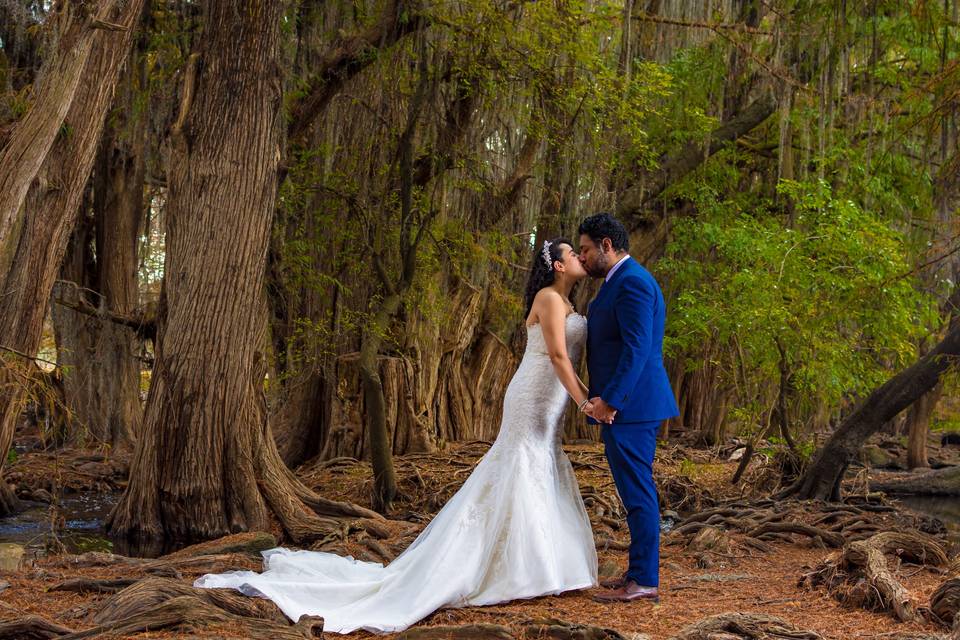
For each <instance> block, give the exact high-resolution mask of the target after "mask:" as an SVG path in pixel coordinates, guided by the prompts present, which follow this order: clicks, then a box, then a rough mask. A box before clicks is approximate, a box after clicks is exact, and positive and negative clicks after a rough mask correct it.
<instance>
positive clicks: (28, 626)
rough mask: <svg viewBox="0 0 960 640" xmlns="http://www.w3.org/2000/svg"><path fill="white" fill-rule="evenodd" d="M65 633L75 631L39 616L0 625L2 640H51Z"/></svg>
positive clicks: (0, 639) (0, 637) (0, 638)
mask: <svg viewBox="0 0 960 640" xmlns="http://www.w3.org/2000/svg"><path fill="white" fill-rule="evenodd" d="M65 633H73V629H68V628H67V627H62V626H60V625H59V624H57V623H55V622H50V621H49V620H44V619H43V618H40V617H38V616H26V617H23V618H21V619H19V620H14V621H13V622H4V623H2V624H0V640H49V639H50V638H59V637H61V636H62V635H63V634H65Z"/></svg>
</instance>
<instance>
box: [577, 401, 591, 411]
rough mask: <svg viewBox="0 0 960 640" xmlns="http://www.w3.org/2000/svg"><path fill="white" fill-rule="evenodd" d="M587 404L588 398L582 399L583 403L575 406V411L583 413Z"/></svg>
mask: <svg viewBox="0 0 960 640" xmlns="http://www.w3.org/2000/svg"><path fill="white" fill-rule="evenodd" d="M588 402H590V398H584V399H583V402H581V403H580V404H578V405H577V411H583V408H584V407H585V406H587V403H588Z"/></svg>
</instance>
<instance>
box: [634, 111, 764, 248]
mask: <svg viewBox="0 0 960 640" xmlns="http://www.w3.org/2000/svg"><path fill="white" fill-rule="evenodd" d="M776 109H777V102H776V100H775V99H774V98H773V96H771V95H764V96H763V97H760V98H757V99H756V100H754V101H753V102H751V103H750V104H749V105H747V107H746V108H744V109H743V111H741V112H740V113H738V114H736V115H735V116H733V117H732V118H730V119H729V120H727V121H726V122H723V123H722V124H721V125H720V126H719V127H717V128H716V129H714V130H713V132H712V133H711V134H710V137H709V138H708V140H707V143H706V149H704V147H703V145H701V144H699V143H697V142H691V143H689V144H687V145H686V146H685V147H683V149H680V150H679V151H678V152H676V153H675V154H673V155H671V156H668V157H665V158H663V159H662V160H661V162H660V170H659V171H658V172H656V173H655V174H653V175H652V176H651V179H650V180H649V181H645V180H640V181H638V182H636V183H634V184H633V185H631V186H630V187H628V188H627V190H626V191H625V192H624V193H623V195H622V196H621V197H620V202H619V204H618V205H617V214H618V215H619V216H620V217H621V218H623V219H624V220H626V221H627V223H628V225H629V227H630V229H631V230H635V229H637V228H639V227H640V226H643V225H645V224H649V223H650V221H649V220H646V219H645V218H644V214H645V213H646V209H647V208H648V207H649V206H650V205H651V204H652V203H653V202H654V201H655V200H657V199H658V198H660V196H662V195H663V192H664V191H666V189H667V187H668V186H670V185H671V184H674V183H675V182H677V181H679V180H680V179H682V178H683V177H685V176H687V175H689V174H690V173H692V172H693V171H694V170H695V169H697V168H698V167H700V165H702V164H703V163H704V162H705V161H706V160H707V158H709V157H710V156H712V155H713V154H714V153H716V152H717V151H719V150H720V149H721V148H722V147H723V144H724V143H726V142H731V141H733V140H736V139H737V138H739V137H740V136H742V135H745V134H746V133H748V132H750V131H752V130H753V129H755V128H756V127H758V126H759V125H761V124H762V123H763V122H764V121H765V120H766V119H767V118H769V117H770V115H771V114H773V112H774V111H776Z"/></svg>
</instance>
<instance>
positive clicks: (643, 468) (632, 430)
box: [579, 213, 678, 602]
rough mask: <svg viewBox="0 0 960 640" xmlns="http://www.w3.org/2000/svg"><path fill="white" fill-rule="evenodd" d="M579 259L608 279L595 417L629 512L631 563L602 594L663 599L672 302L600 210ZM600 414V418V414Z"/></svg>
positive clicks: (592, 328)
mask: <svg viewBox="0 0 960 640" xmlns="http://www.w3.org/2000/svg"><path fill="white" fill-rule="evenodd" d="M579 233H580V262H581V263H583V266H584V268H585V269H586V271H587V273H588V274H589V275H590V276H591V277H593V278H603V279H604V281H603V282H602V283H601V285H600V291H599V292H598V293H597V296H596V298H594V300H593V302H591V303H590V306H589V309H588V313H587V317H588V329H587V371H588V373H589V375H590V394H589V395H590V396H591V398H590V402H591V403H592V404H593V406H594V409H593V411H592V415H593V418H591V419H590V422H591V423H596V422H602V423H604V424H603V427H602V428H601V429H602V431H601V434H602V436H603V443H604V447H605V450H606V454H607V461H608V462H609V464H610V471H611V473H612V474H613V480H614V482H615V483H616V485H617V493H619V494H620V499H621V500H622V501H623V506H624V507H626V510H627V525H628V526H629V527H630V564H629V567H628V568H627V571H626V573H624V574H623V576H621V577H619V578H616V579H614V580H609V581H605V582H601V585H602V586H603V587H606V590H605V591H601V592H600V593H598V594H597V595H596V596H594V597H595V599H597V600H601V601H608V602H630V601H633V600H644V599H647V600H655V601H656V600H658V599H659V594H658V591H657V587H658V585H659V583H660V508H659V506H658V504H657V487H656V485H655V484H654V482H653V454H654V450H655V449H656V446H657V429H658V428H659V426H660V423H661V422H662V421H663V420H665V419H667V418H672V417H674V416H676V415H678V410H677V403H676V401H675V399H674V396H673V390H672V389H671V388H670V381H669V379H668V378H667V372H666V370H665V369H664V367H663V326H664V319H665V305H664V302H663V294H662V293H661V291H660V286H659V285H658V284H657V281H656V280H654V278H653V276H652V275H650V272H648V271H647V270H646V269H644V268H643V267H642V266H641V265H640V263H639V262H637V261H636V260H634V259H633V258H631V257H630V255H629V254H628V253H627V250H628V248H629V240H628V236H627V230H626V229H625V228H624V226H623V225H622V224H621V223H620V222H619V221H618V220H617V219H616V218H614V217H613V216H611V215H609V214H607V213H598V214H596V215H593V216H590V217H589V218H587V219H586V220H584V221H583V223H582V224H581V225H580V229H579ZM594 418H595V419H594Z"/></svg>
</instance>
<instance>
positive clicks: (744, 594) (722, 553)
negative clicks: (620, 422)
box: [0, 442, 958, 640]
mask: <svg viewBox="0 0 960 640" xmlns="http://www.w3.org/2000/svg"><path fill="white" fill-rule="evenodd" d="M487 446H488V445H487V443H482V442H473V443H459V444H455V445H451V446H450V447H449V448H448V450H446V451H444V452H443V453H442V454H436V455H431V454H413V455H407V456H400V457H398V458H397V461H396V462H397V470H398V474H399V478H400V490H401V493H402V496H401V499H400V500H399V501H398V503H397V505H396V509H395V512H394V513H392V514H391V517H392V518H395V519H398V520H403V521H404V522H397V523H396V524H395V525H390V526H389V527H388V529H389V530H390V535H389V536H387V537H385V538H383V539H380V540H378V541H376V542H372V541H371V539H370V538H369V537H368V536H366V535H365V534H364V533H363V532H360V533H359V534H352V535H350V536H349V537H348V538H347V539H346V540H341V541H334V542H331V541H326V542H325V543H323V544H317V545H315V546H314V547H312V548H322V549H324V550H333V551H336V552H339V553H350V554H352V555H354V556H355V557H358V558H360V559H366V560H374V561H389V559H390V558H391V557H393V555H395V554H396V553H398V552H399V551H401V550H402V549H403V548H404V547H405V546H406V545H407V544H409V542H410V540H412V539H413V537H415V535H416V533H417V532H418V531H419V529H420V528H422V526H423V524H424V523H425V522H427V521H429V519H430V517H432V515H433V514H434V513H436V511H437V510H438V509H439V508H440V507H441V506H442V505H443V503H444V502H445V501H446V500H447V499H448V498H449V497H450V496H451V495H452V494H453V493H454V492H455V491H456V490H457V489H458V488H459V486H460V485H461V483H462V482H463V481H464V480H465V478H466V477H467V475H468V474H469V472H470V470H471V469H472V467H473V465H474V464H475V463H476V461H477V460H478V459H479V457H480V456H481V455H482V454H483V453H484V451H485V450H486V448H487ZM565 449H566V451H567V453H568V455H569V457H570V459H571V461H572V463H573V465H574V469H575V471H576V473H577V477H578V480H579V482H580V485H581V489H582V492H583V495H584V497H585V503H586V504H587V508H588V511H589V512H590V515H591V520H592V521H593V524H594V533H595V537H596V539H597V546H598V552H599V557H600V566H601V576H611V575H616V574H619V573H620V572H621V571H622V570H623V568H624V567H625V563H626V557H625V552H624V551H623V550H622V549H623V548H624V547H625V544H626V542H627V540H628V534H627V531H626V528H625V527H624V526H622V525H621V524H620V522H621V521H622V518H621V517H620V513H619V510H620V509H621V508H622V507H621V506H620V504H619V501H618V499H617V498H616V492H615V488H614V486H613V482H612V479H611V478H610V476H609V472H608V469H607V467H606V463H605V460H604V457H603V454H602V447H601V446H599V445H593V444H577V445H571V446H567V447H565ZM718 453H719V452H718V451H716V450H714V451H706V450H702V449H692V448H687V447H662V448H661V450H660V452H659V455H658V460H657V465H656V471H657V476H658V482H659V485H660V490H661V493H662V496H661V498H662V501H663V502H664V503H665V505H664V506H666V507H669V508H670V510H671V511H676V512H679V514H678V515H677V521H676V523H675V524H677V525H680V526H679V527H676V528H675V529H674V530H673V531H672V532H667V533H665V535H664V537H663V545H662V555H661V580H662V581H661V601H660V603H659V604H657V605H653V604H650V603H647V602H637V603H632V604H601V603H597V602H595V601H593V600H592V599H591V596H592V593H593V592H592V591H590V590H587V591H579V592H571V593H566V594H563V595H560V596H554V597H544V598H537V599H533V600H524V601H516V602H510V603H507V604H503V605H497V606H489V607H475V608H466V609H446V610H441V611H439V612H436V613H434V614H433V615H432V616H430V617H429V618H427V619H426V620H424V621H422V622H421V623H420V624H419V625H417V626H416V627H414V629H415V630H422V631H427V630H428V628H430V627H437V626H441V625H467V624H494V625H506V626H507V627H509V628H510V629H511V630H515V633H516V634H518V635H519V634H520V633H521V632H520V631H519V630H522V629H528V630H527V634H528V637H529V634H530V631H529V628H530V627H529V625H530V624H531V623H534V622H537V621H540V622H542V621H543V620H545V619H552V620H562V621H565V622H569V623H576V624H580V625H593V626H597V627H602V628H605V629H612V630H616V631H617V632H619V633H620V634H621V635H622V636H623V637H626V638H631V637H633V638H637V639H640V638H654V639H658V640H659V639H661V638H664V639H665V638H671V637H673V636H675V635H677V634H678V633H680V632H681V630H683V629H684V628H686V627H688V626H689V625H691V624H693V623H696V622H698V621H701V620H702V619H704V618H707V617H709V616H714V615H719V614H723V613H728V612H739V613H756V614H764V615H769V616H777V617H779V618H781V619H783V620H784V621H786V622H787V623H790V624H792V625H794V626H795V627H796V629H797V630H807V631H812V632H814V633H817V634H819V636H820V637H822V638H825V639H837V640H841V639H842V640H846V639H850V638H884V639H889V638H898V637H903V638H907V637H911V638H934V637H938V636H937V634H939V633H942V632H943V629H942V627H938V626H936V625H935V624H933V623H931V622H929V621H926V620H925V619H924V616H922V615H918V616H916V617H915V619H914V620H912V621H909V622H899V621H898V620H897V619H896V618H895V617H894V615H893V614H892V613H891V612H889V611H885V610H875V611H870V610H866V609H864V608H862V607H861V606H856V602H854V601H853V600H851V599H850V598H846V603H843V602H841V601H840V600H839V599H838V598H837V597H834V595H831V593H828V588H827V587H826V586H824V585H823V584H819V585H818V586H811V585H812V584H814V583H815V581H813V582H812V581H811V580H810V575H812V574H815V573H816V572H817V570H818V569H822V568H823V567H824V566H825V563H827V562H829V561H830V560H831V559H833V560H836V558H837V554H838V553H839V551H838V550H837V549H835V548H830V546H831V545H830V544H829V543H830V541H831V538H830V537H829V536H830V535H831V534H830V532H829V531H827V529H829V528H830V527H827V526H826V525H825V524H822V523H832V522H834V521H837V518H834V517H833V516H835V515H838V514H839V515H849V514H854V515H855V518H859V519H858V520H857V522H856V523H854V525H853V526H852V528H849V529H845V528H843V527H844V526H845V525H844V524H843V523H842V522H840V523H839V524H838V525H837V526H836V527H833V528H834V529H835V530H837V531H840V532H842V533H843V534H844V536H846V535H847V534H848V532H849V531H858V532H860V533H861V534H862V535H854V536H853V537H852V538H850V539H851V540H853V539H866V538H868V537H869V536H871V535H873V534H875V533H877V532H880V531H917V530H920V531H926V532H928V533H931V534H933V535H932V536H930V537H929V538H930V539H936V540H937V541H938V543H939V544H940V545H941V546H942V548H943V549H944V551H945V552H946V556H947V557H948V559H951V560H952V561H953V562H952V563H949V564H948V563H940V565H941V566H931V565H929V564H928V565H921V564H910V563H909V562H907V561H906V560H905V561H904V562H903V563H900V562H899V561H895V562H894V563H893V572H894V575H895V576H896V579H897V580H898V581H899V582H900V584H902V586H903V587H904V588H905V589H906V593H907V594H909V599H910V601H911V604H912V606H913V607H915V608H918V610H919V612H920V613H923V611H924V608H925V607H926V606H927V605H928V603H929V601H930V596H931V594H932V593H933V592H934V591H935V590H936V589H937V587H938V586H939V585H941V584H942V583H943V582H944V579H945V577H947V575H952V576H956V575H957V568H958V564H957V561H956V557H957V544H956V537H955V534H956V532H953V533H952V534H951V532H948V531H946V530H944V529H943V527H942V526H940V525H939V524H938V523H936V522H935V521H934V522H932V521H931V519H930V518H929V517H922V516H919V517H918V516H914V515H911V514H909V513H908V512H902V511H901V510H899V509H893V508H891V507H889V506H884V505H882V504H879V503H877V502H876V501H875V499H873V498H870V497H868V498H866V499H865V498H862V497H861V498H860V499H858V500H854V501H851V502H850V503H849V504H848V505H845V506H843V508H842V510H841V511H831V509H827V511H823V510H822V505H820V506H818V505H811V504H802V503H792V504H789V503H788V504H780V503H774V502H772V501H769V500H764V498H763V495H762V494H763V492H764V490H767V491H769V490H770V489H771V488H772V485H771V484H770V483H772V482H774V480H773V478H774V477H775V476H777V474H778V471H777V470H776V469H774V467H773V464H772V462H771V461H770V460H769V459H767V458H766V457H763V456H760V457H757V459H756V460H755V461H754V463H752V464H751V465H750V467H749V468H748V471H747V474H746V477H745V480H744V482H742V483H741V484H740V485H738V486H734V485H732V484H731V483H730V479H731V477H732V475H733V473H734V471H735V469H736V466H737V463H736V462H735V461H729V460H726V459H725V457H727V456H726V455H717V454H718ZM724 454H726V452H724ZM97 455H98V454H96V453H92V452H83V451H72V452H61V453H60V454H58V455H57V456H51V455H50V454H46V453H42V452H37V453H27V454H24V455H22V456H21V457H20V458H19V459H18V460H17V462H16V463H15V464H14V465H13V467H12V469H11V472H12V474H13V475H14V478H16V479H17V480H19V482H21V485H24V484H29V485H32V486H43V484H44V479H45V478H46V479H48V480H49V478H51V477H53V476H52V474H54V469H53V467H52V466H51V465H56V469H55V473H56V477H57V482H58V483H60V486H68V487H72V489H73V490H75V491H96V490H99V491H111V490H114V491H115V490H117V489H118V488H119V487H121V486H122V485H123V482H124V480H123V476H124V474H125V465H124V464H122V462H118V461H114V460H110V459H106V458H102V457H101V458H98V457H97ZM91 463H92V464H94V465H100V466H99V467H94V466H91ZM84 465H86V466H84ZM298 475H299V476H300V477H301V478H302V479H303V480H304V481H305V482H306V483H307V484H308V485H309V486H311V487H315V488H317V489H318V490H321V489H322V494H323V495H324V496H326V497H330V498H335V499H340V500H349V501H352V502H357V503H359V504H363V505H367V504H369V494H370V479H369V478H370V470H369V466H368V465H367V464H366V463H363V462H358V461H356V460H353V459H349V458H343V459H336V460H332V461H326V462H323V463H317V464H313V465H309V464H308V465H306V466H304V467H302V468H300V469H299V470H298ZM47 484H48V486H49V482H48V483H47ZM743 487H751V490H753V491H756V492H757V495H742V494H743V491H744V489H743ZM50 488H55V487H50ZM730 501H736V502H734V503H733V504H734V506H733V507H732V509H733V511H737V510H741V512H740V513H736V514H734V513H733V511H724V510H723V508H720V509H718V508H717V507H716V505H721V506H723V505H730ZM726 508H728V509H729V508H730V507H729V506H728V507H726ZM711 509H712V510H713V511H710V510H711ZM698 513H699V514H709V513H715V514H716V515H715V516H714V517H713V518H712V519H711V522H715V523H716V526H714V527H706V528H707V529H710V530H711V531H710V533H717V531H719V532H720V533H718V534H717V535H718V536H719V538H718V539H711V540H707V541H705V540H704V539H703V536H702V535H701V534H702V533H703V530H702V529H703V528H704V527H702V523H701V525H697V523H696V519H697V518H696V514H698ZM769 514H774V516H775V517H774V516H771V515H769ZM670 515H672V514H670ZM691 516H693V517H692V518H691ZM721 516H723V517H721ZM726 516H731V517H726ZM733 516H735V517H733ZM761 516H763V517H761ZM751 518H753V519H752V520H751ZM855 518H854V517H851V518H850V520H853V519H855ZM691 519H692V520H693V522H692V524H690V521H691ZM744 519H747V520H749V521H750V522H751V523H752V524H751V527H752V525H753V524H756V522H763V521H769V520H770V519H775V520H776V521H777V522H781V521H784V522H791V523H806V525H808V526H822V527H823V529H822V530H821V529H817V531H821V532H822V536H818V535H813V536H811V535H810V534H809V533H804V532H803V531H800V530H785V531H784V530H780V531H768V532H766V533H763V534H760V535H756V530H754V531H753V533H752V534H751V535H752V539H750V540H748V539H747V538H751V535H748V534H747V533H746V532H745V530H744V531H741V530H738V529H737V526H736V525H737V523H739V522H741V521H742V520H744ZM410 523H413V524H415V525H416V526H411V524H410ZM847 524H849V522H848V523H847ZM685 530H686V531H685ZM273 533H274V534H278V533H279V532H278V531H275V532H273ZM918 535H924V534H919V533H918ZM281 541H282V540H281ZM825 541H826V542H825ZM843 543H844V540H843V539H841V542H840V544H843ZM833 546H835V547H836V546H839V545H837V544H834V545H833ZM88 555H89V554H88ZM79 557H80V558H85V557H86V556H79ZM171 557H173V556H171ZM77 558H78V556H75V555H70V554H64V553H59V554H58V553H52V554H48V555H42V554H41V555H39V556H36V557H26V558H25V559H24V561H23V562H22V563H21V566H20V568H19V569H18V570H16V571H5V572H0V589H2V592H0V623H2V622H10V621H15V620H18V619H23V617H24V616H31V615H32V616H38V617H40V618H44V619H46V620H48V621H51V622H54V623H56V624H59V625H62V626H63V627H66V628H69V629H74V630H82V629H88V628H90V627H92V626H94V621H93V617H94V615H95V614H96V613H97V612H98V611H99V610H101V608H103V607H104V605H106V604H107V603H108V602H109V600H110V599H111V598H113V597H114V595H113V594H112V593H109V592H107V593H97V592H91V591H89V590H84V591H82V592H74V591H62V590H55V589H52V587H55V586H56V585H61V584H62V583H64V581H68V580H73V579H78V578H85V579H88V580H91V581H109V580H116V579H139V578H141V577H146V576H148V575H150V573H153V574H158V573H159V574H160V575H164V576H173V577H174V578H175V579H176V580H178V581H180V582H182V583H183V585H184V586H189V584H190V583H191V582H192V581H193V580H194V578H196V577H197V576H198V575H200V574H201V573H205V572H208V571H211V570H222V569H218V568H214V569H211V567H217V566H218V565H216V564H213V565H202V564H201V565H196V566H190V565H184V564H169V565H164V566H163V567H162V569H163V570H162V571H158V568H157V563H160V564H163V562H164V558H160V559H159V560H157V561H154V564H153V565H152V566H151V565H149V564H132V565H131V564H107V565H106V566H84V567H81V566H76V563H77ZM907 559H909V558H907ZM220 560H221V561H223V557H221V558H220ZM227 566H228V567H229V568H249V569H259V567H260V563H259V561H258V559H257V557H256V556H255V555H246V556H242V555H238V554H233V555H232V556H230V558H228V561H227ZM948 567H949V568H948ZM804 576H807V580H805V581H803V582H804V584H801V582H802V581H801V579H802V578H803V577H804ZM4 583H6V584H7V585H9V586H5V585H4ZM91 584H92V583H91ZM96 584H98V585H101V586H100V587H95V588H96V589H101V588H102V589H103V590H107V591H110V590H118V589H119V588H121V587H122V586H123V585H122V584H121V585H116V584H113V583H110V582H98V583H96ZM89 588H91V587H88V589H89ZM840 591H841V592H842V589H841V590H840ZM834 593H837V591H836V590H834ZM861 604H863V603H861ZM259 605H260V603H258V606H259ZM263 606H267V607H271V608H272V605H271V604H270V603H263ZM866 606H868V607H871V608H876V609H882V608H883V607H882V605H880V606H877V603H876V602H875V601H874V602H867V603H866ZM272 614H273V615H274V616H275V615H276V612H275V611H274V612H272ZM541 628H542V629H543V628H545V627H541ZM511 632H514V631H511ZM478 633H479V632H478ZM187 635H188V637H194V638H244V637H257V636H258V634H256V633H254V632H253V631H251V630H249V629H246V628H244V627H243V626H240V627H237V626H235V624H234V622H230V623H223V624H219V625H218V624H213V625H204V626H198V627H196V628H193V629H190V630H189V633H188V634H187ZM539 635H540V636H541V637H556V636H549V635H547V634H546V633H545V632H543V633H540V634H539ZM46 637H56V634H52V635H49V636H46ZM96 637H113V638H120V637H137V638H173V637H185V630H184V629H183V628H182V627H181V628H179V629H175V630H170V631H149V632H141V633H137V634H135V635H125V634H122V633H120V634H104V635H100V636H96ZM260 637H262V635H261V636H260ZM328 637H337V636H329V635H328ZM339 637H344V638H367V637H374V636H372V635H371V634H368V633H365V632H359V633H354V634H350V635H347V636H339ZM388 637H393V636H388ZM407 637H411V636H407ZM460 637H471V636H470V635H465V636H460ZM490 637H493V636H490ZM593 637H616V636H593ZM693 637H700V636H693ZM703 637H704V638H706V637H707V636H703ZM716 637H718V638H721V637H722V638H725V639H726V638H731V639H732V638H741V637H748V636H747V635H735V634H734V635H720V636H716ZM749 637H752V636H749ZM769 637H776V638H779V637H814V636H802V635H796V636H786V635H784V636H780V635H771V636H769Z"/></svg>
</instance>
